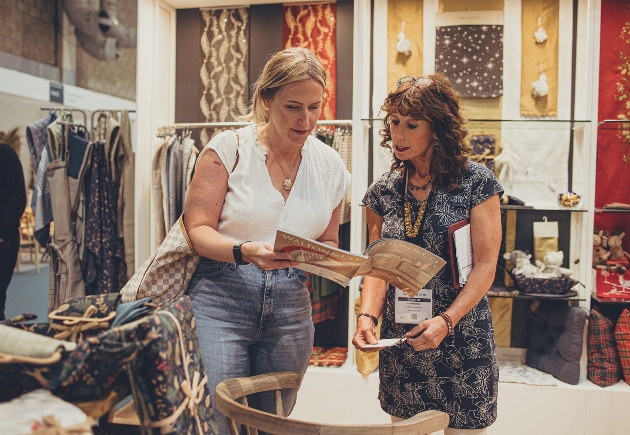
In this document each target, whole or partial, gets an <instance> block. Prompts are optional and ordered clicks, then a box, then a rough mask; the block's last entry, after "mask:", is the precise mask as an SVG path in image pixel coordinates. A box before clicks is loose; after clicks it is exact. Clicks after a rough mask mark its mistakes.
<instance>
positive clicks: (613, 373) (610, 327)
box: [586, 308, 621, 387]
mask: <svg viewBox="0 0 630 435" xmlns="http://www.w3.org/2000/svg"><path fill="white" fill-rule="evenodd" d="M614 331H615V324H614V323H613V322H612V321H611V320H610V319H609V318H607V317H606V316H604V315H603V314H601V313H600V312H599V311H597V310H596V309H595V308H591V313H590V316H589V322H588V339H587V341H586V344H587V348H586V354H587V357H588V366H587V373H588V378H589V379H590V380H591V381H592V382H593V383H594V384H595V385H599V386H600V387H608V386H610V385H613V384H615V383H617V381H618V380H619V378H620V377H621V365H620V363H619V353H618V351H617V345H616V343H615V337H614Z"/></svg>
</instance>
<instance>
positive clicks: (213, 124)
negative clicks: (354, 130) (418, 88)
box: [159, 119, 352, 130]
mask: <svg viewBox="0 0 630 435" xmlns="http://www.w3.org/2000/svg"><path fill="white" fill-rule="evenodd" d="M249 124H250V123H249V122H239V121H236V122H192V123H175V124H169V125H165V126H162V127H159V129H175V130H177V129H181V128H184V129H186V128H222V127H243V126H245V125H249ZM316 125H352V120H351V119H324V120H320V121H317V124H316Z"/></svg>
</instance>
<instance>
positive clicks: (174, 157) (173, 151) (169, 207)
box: [162, 137, 182, 228]
mask: <svg viewBox="0 0 630 435" xmlns="http://www.w3.org/2000/svg"><path fill="white" fill-rule="evenodd" d="M181 180H182V156H181V147H180V140H179V138H178V137H175V140H174V141H173V142H172V143H171V144H169V146H168V147H167V148H166V157H165V159H164V169H163V173H162V186H163V191H164V194H165V196H164V199H165V200H166V206H165V209H164V216H165V224H166V228H171V227H172V226H173V225H174V224H175V222H176V221H177V218H179V216H181V214H182V206H181V202H182V201H181V196H180V193H181Z"/></svg>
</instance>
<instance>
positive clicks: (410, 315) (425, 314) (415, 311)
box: [394, 288, 433, 324]
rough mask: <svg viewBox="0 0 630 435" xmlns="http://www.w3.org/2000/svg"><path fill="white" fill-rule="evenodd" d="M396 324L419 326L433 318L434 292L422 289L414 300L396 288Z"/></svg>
mask: <svg viewBox="0 0 630 435" xmlns="http://www.w3.org/2000/svg"><path fill="white" fill-rule="evenodd" d="M394 313H395V316H396V323H412V324H419V323H422V322H424V321H425V320H428V319H431V318H432V317H433V291H432V290H431V289H426V288H425V289H422V290H420V291H419V292H418V294H416V295H415V296H414V297H413V298H410V297H409V296H408V295H406V294H404V293H403V292H402V290H400V289H398V288H396V303H395V305H394Z"/></svg>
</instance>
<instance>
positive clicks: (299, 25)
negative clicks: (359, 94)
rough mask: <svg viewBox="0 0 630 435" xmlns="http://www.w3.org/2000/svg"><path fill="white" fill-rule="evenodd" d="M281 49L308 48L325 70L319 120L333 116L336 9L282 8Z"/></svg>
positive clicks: (315, 6)
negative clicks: (325, 77)
mask: <svg viewBox="0 0 630 435" xmlns="http://www.w3.org/2000/svg"><path fill="white" fill-rule="evenodd" d="M282 12H283V16H284V20H283V22H282V47H283V48H285V49H286V48H291V47H303V48H308V49H309V50H310V51H312V52H313V54H314V55H315V56H316V57H317V59H319V61H320V62H321V64H322V66H323V67H324V69H325V70H326V76H327V81H326V89H325V93H324V100H323V101H322V112H321V115H320V119H335V118H336V117H337V6H336V4H335V3H308V4H302V5H285V6H283V10H282Z"/></svg>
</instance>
